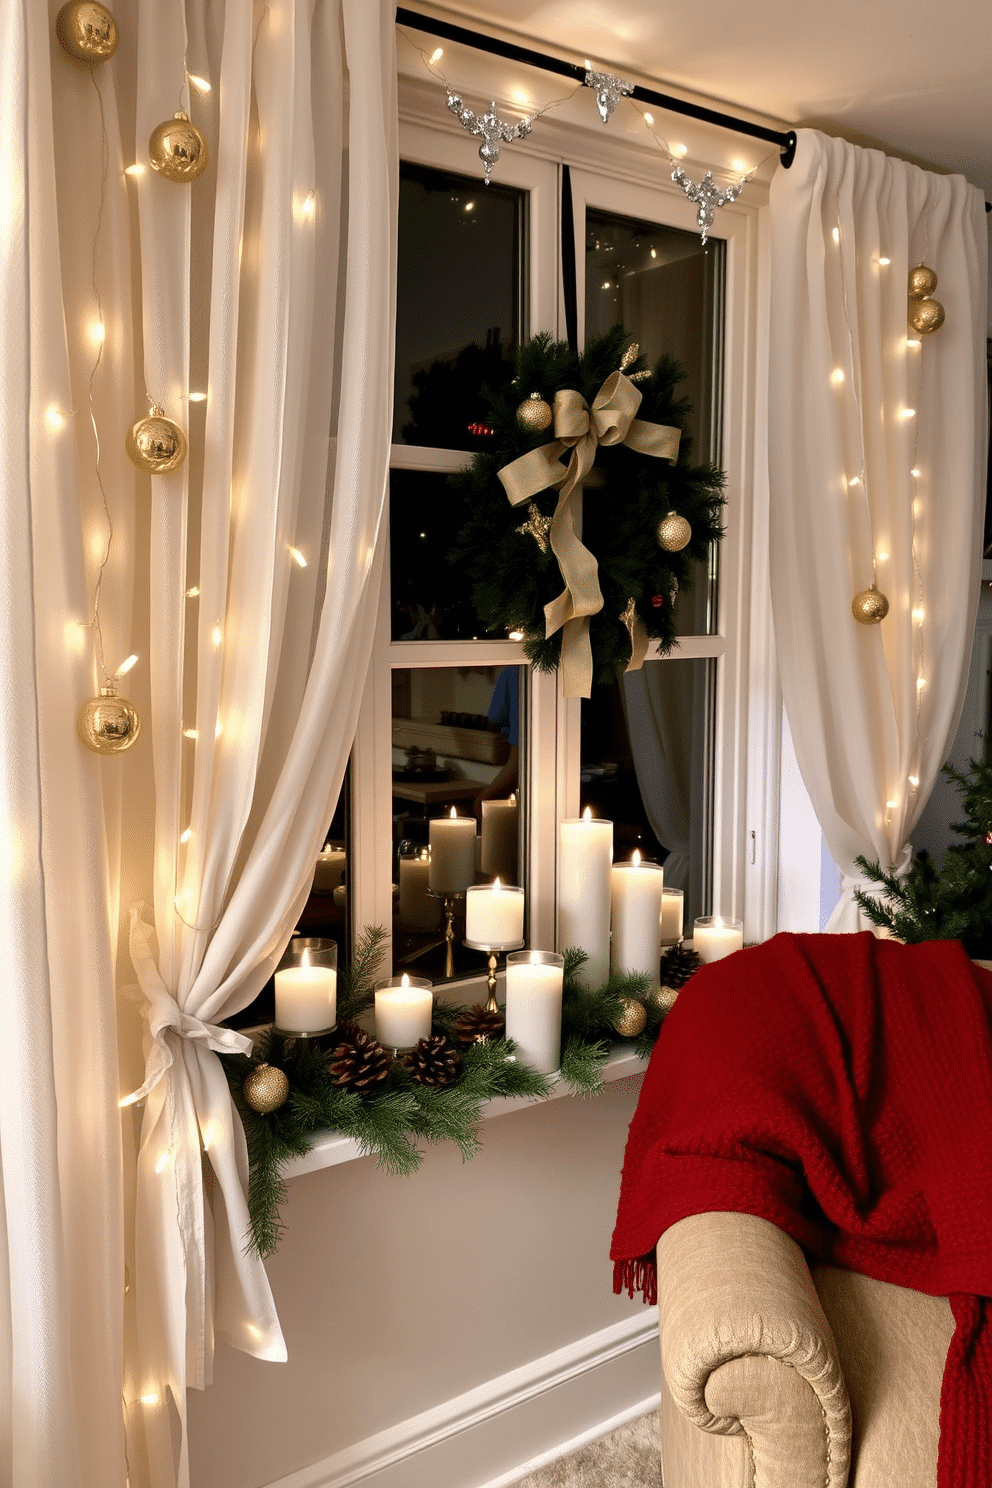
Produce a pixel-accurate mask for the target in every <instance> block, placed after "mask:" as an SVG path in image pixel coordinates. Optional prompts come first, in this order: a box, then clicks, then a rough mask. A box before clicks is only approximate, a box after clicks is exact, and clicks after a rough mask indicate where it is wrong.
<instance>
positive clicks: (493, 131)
mask: <svg viewBox="0 0 992 1488" xmlns="http://www.w3.org/2000/svg"><path fill="white" fill-rule="evenodd" d="M448 107H449V109H450V110H451V112H452V113H453V114H454V115H455V117H456V118H457V119H458V121H459V123H460V124H461V126H462V128H463V129H467V130H468V132H469V134H475V135H481V136H482V144H481V145H480V146H479V159H480V160H481V161H482V164H483V166H484V168H485V172H486V185H487V186H488V185H489V173H490V171H491V170H492V168H493V166H494V165H495V164H496V162H497V160H498V159H499V147H500V145H501V144H503V145H510V144H512V143H513V141H514V140H518V139H523V137H524V135H525V134H530V131H531V122H530V120H529V119H521V120H520V122H519V124H504V123H503V121H502V119H500V118H499V117H498V115H497V113H496V103H495V100H494V101H493V102H492V103H491V104H490V105H489V108H488V109H487V111H486V112H485V113H484V114H475V113H473V112H472V110H471V109H470V108H466V107H465V105H464V104H463V103H462V101H461V99H460V98H459V96H458V94H457V93H449V94H448Z"/></svg>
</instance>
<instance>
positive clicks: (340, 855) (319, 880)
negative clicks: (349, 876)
mask: <svg viewBox="0 0 992 1488" xmlns="http://www.w3.org/2000/svg"><path fill="white" fill-rule="evenodd" d="M347 861H348V858H347V854H346V853H345V850H344V848H343V847H332V846H331V844H330V843H328V844H327V846H326V847H324V848H323V849H322V850H321V853H320V856H319V857H318V859H317V867H316V870H315V872H314V875H313V887H314V891H315V892H316V893H318V894H330V893H333V891H334V890H335V889H336V888H337V887H338V885H339V884H340V883H343V881H344V870H345V866H346V864H347Z"/></svg>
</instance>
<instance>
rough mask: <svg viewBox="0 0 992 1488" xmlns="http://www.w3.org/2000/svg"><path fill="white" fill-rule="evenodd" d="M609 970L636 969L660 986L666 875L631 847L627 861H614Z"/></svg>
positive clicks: (611, 879) (654, 986)
mask: <svg viewBox="0 0 992 1488" xmlns="http://www.w3.org/2000/svg"><path fill="white" fill-rule="evenodd" d="M610 881H611V887H612V895H611V898H612V916H611V918H612V926H613V935H612V940H611V944H610V970H611V971H612V972H618V971H636V972H638V973H641V974H643V975H644V976H649V977H650V978H651V987H652V989H654V988H656V987H659V986H660V985H661V979H660V977H659V966H660V963H661V891H662V888H663V887H664V882H665V875H664V872H663V870H662V869H661V867H660V866H659V865H658V864H657V863H642V862H641V855H640V853H639V852H638V851H637V850H636V848H635V850H634V854H633V857H632V859H631V861H630V862H629V863H614V864H613V868H612V870H611V875H610Z"/></svg>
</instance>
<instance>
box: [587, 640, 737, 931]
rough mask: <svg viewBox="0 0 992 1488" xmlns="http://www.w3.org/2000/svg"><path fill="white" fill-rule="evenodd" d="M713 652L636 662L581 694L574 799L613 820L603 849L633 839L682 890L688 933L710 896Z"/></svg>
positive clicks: (619, 849) (618, 851) (617, 857)
mask: <svg viewBox="0 0 992 1488" xmlns="http://www.w3.org/2000/svg"><path fill="white" fill-rule="evenodd" d="M715 682H716V662H715V661H714V660H713V659H705V658H704V659H697V660H692V661H655V662H645V664H644V666H643V667H642V669H641V670H640V671H639V672H627V673H626V674H625V675H624V677H623V678H622V679H621V681H620V682H619V683H615V682H614V683H610V684H609V685H608V686H604V687H594V688H593V690H592V697H591V698H588V699H584V700H583V703H582V777H581V778H582V786H581V808H582V810H585V808H586V806H589V807H590V808H591V810H592V814H593V816H599V817H603V818H605V819H606V820H607V821H612V822H613V858H614V861H615V862H625V861H626V860H627V859H629V857H630V855H631V853H632V852H633V850H634V848H635V847H636V848H638V849H639V850H640V852H641V855H642V857H646V858H648V859H652V860H654V861H655V862H659V863H662V864H663V865H664V868H665V887H666V888H671V889H682V890H683V892H684V894H685V903H684V926H685V934H686V936H687V937H688V936H689V935H690V934H691V933H692V922H693V919H694V918H695V917H696V915H700V914H707V913H708V912H709V906H710V899H711V879H712V869H711V858H712V828H711V815H712V812H711V806H710V801H711V794H712V776H713V760H714V751H713V745H714V738H713V689H714V686H715Z"/></svg>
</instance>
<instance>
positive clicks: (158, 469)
mask: <svg viewBox="0 0 992 1488" xmlns="http://www.w3.org/2000/svg"><path fill="white" fill-rule="evenodd" d="M124 447H125V449H126V450H127V453H128V458H129V459H130V461H131V463H132V464H133V465H137V467H138V469H139V470H143V471H144V472H145V473H146V474H147V475H168V473H169V471H170V470H176V469H178V467H179V466H180V465H181V464H182V463H183V461H184V460H185V458H186V450H187V444H186V435H185V434H184V433H183V431H182V429H180V427H179V425H178V424H177V423H174V422H173V420H172V419H170V418H166V416H165V414H164V412H163V411H162V409H161V408H159V407H158V406H156V407H154V408H153V409H152V411H151V413H150V414H149V415H148V417H147V418H142V419H139V420H138V422H137V423H136V424H133V425H132V427H131V429H130V430H129V432H128V436H127V438H126V439H125V441H124Z"/></svg>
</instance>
